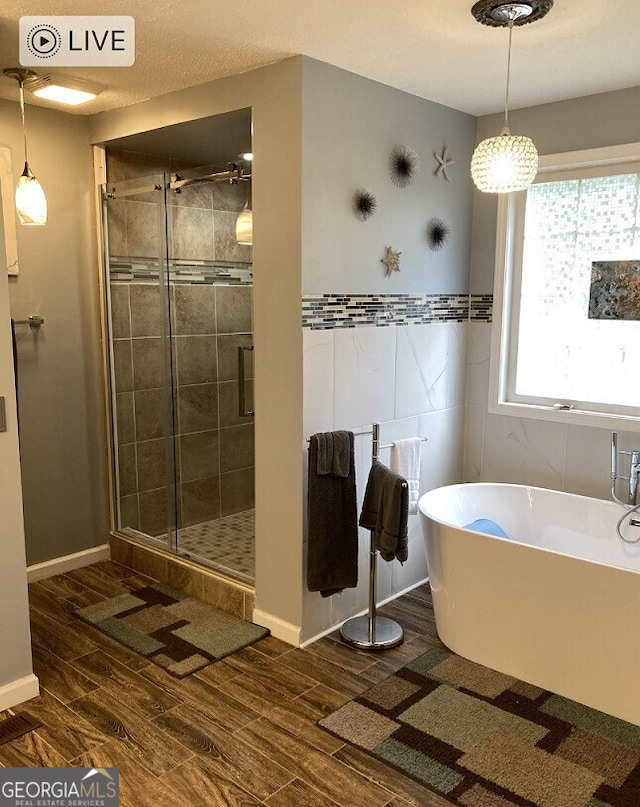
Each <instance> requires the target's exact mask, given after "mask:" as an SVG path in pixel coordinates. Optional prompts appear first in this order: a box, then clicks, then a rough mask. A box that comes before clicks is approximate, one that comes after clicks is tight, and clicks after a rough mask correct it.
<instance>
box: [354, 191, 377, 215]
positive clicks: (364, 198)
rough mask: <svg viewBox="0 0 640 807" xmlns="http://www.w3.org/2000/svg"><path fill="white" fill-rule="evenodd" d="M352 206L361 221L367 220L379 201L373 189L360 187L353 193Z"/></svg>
mask: <svg viewBox="0 0 640 807" xmlns="http://www.w3.org/2000/svg"><path fill="white" fill-rule="evenodd" d="M351 206H352V208H353V212H354V213H355V215H356V216H357V217H358V218H359V219H360V221H366V220H367V219H368V218H369V216H371V215H373V213H374V212H375V209H376V207H377V206H378V202H377V200H376V197H375V196H374V195H373V194H372V193H371V191H365V190H364V189H363V188H360V190H357V191H356V192H355V193H354V194H353V199H352V203H351Z"/></svg>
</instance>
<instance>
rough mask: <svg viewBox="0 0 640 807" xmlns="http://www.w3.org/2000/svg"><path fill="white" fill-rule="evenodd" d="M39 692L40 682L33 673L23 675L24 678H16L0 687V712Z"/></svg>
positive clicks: (29, 698) (35, 695)
mask: <svg viewBox="0 0 640 807" xmlns="http://www.w3.org/2000/svg"><path fill="white" fill-rule="evenodd" d="M39 694H40V682H39V681H38V679H37V677H36V676H35V675H34V674H33V673H31V675H25V676H24V678H17V679H16V680H15V681H12V682H11V683H10V684H5V685H4V686H1V687H0V712H3V711H4V710H5V709H11V708H12V707H13V706H18V705H19V704H21V703H24V702H25V701H28V700H31V698H36V697H37V696H38V695H39Z"/></svg>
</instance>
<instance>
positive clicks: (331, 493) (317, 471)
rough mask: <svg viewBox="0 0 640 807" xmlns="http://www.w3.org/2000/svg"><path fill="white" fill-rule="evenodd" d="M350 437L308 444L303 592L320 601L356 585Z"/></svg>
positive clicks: (323, 436)
mask: <svg viewBox="0 0 640 807" xmlns="http://www.w3.org/2000/svg"><path fill="white" fill-rule="evenodd" d="M353 438H354V436H353V432H346V431H342V432H329V433H327V432H322V433H320V434H314V435H313V436H312V437H311V439H310V441H309V485H308V494H307V505H308V507H307V517H308V523H307V527H308V531H307V532H308V545H307V588H308V590H309V591H319V592H320V593H321V595H322V596H323V597H330V596H331V595H332V594H337V593H338V592H340V591H342V589H344V588H355V586H357V585H358V505H357V500H356V471H355V452H354V439H353ZM328 445H329V446H330V447H331V457H329V456H328V453H327V446H328ZM321 447H322V451H323V452H324V456H323V457H320V456H319V455H320V453H321ZM345 471H346V473H345Z"/></svg>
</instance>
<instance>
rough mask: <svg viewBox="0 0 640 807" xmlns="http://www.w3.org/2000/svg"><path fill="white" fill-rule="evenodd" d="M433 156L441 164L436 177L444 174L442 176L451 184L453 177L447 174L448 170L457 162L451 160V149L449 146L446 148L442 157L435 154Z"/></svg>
mask: <svg viewBox="0 0 640 807" xmlns="http://www.w3.org/2000/svg"><path fill="white" fill-rule="evenodd" d="M433 156H434V157H435V158H436V160H437V161H438V163H439V165H438V167H437V168H436V176H440V174H442V176H443V177H444V178H445V179H446V180H447V182H451V177H450V176H449V174H448V173H447V168H449V166H450V165H455V164H456V161H455V160H452V159H451V156H450V154H449V147H448V146H445V147H444V149H443V150H442V157H441V156H440V155H439V154H436V153H435V152H434V153H433Z"/></svg>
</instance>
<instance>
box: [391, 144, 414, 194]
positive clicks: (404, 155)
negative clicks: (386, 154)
mask: <svg viewBox="0 0 640 807" xmlns="http://www.w3.org/2000/svg"><path fill="white" fill-rule="evenodd" d="M419 167H420V163H419V161H418V155H417V154H416V153H415V151H414V150H413V149H410V148H407V146H396V147H395V148H394V149H393V151H392V152H391V161H390V166H389V169H390V173H391V181H392V182H393V184H394V185H396V186H397V187H398V188H406V187H407V185H411V183H412V182H413V180H414V179H415V178H416V174H417V173H418V168H419Z"/></svg>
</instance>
